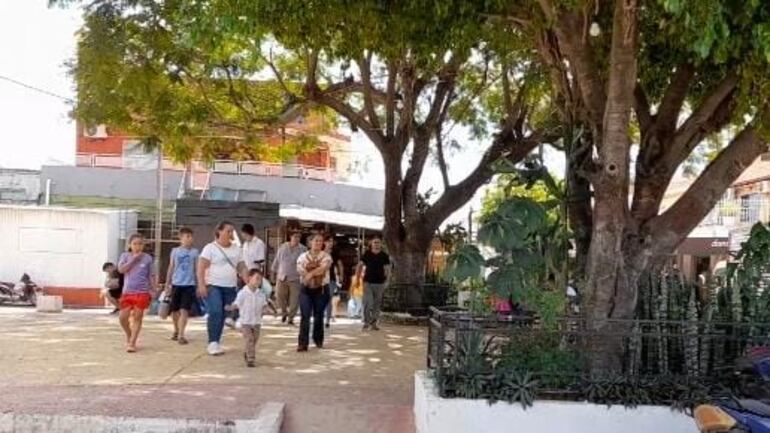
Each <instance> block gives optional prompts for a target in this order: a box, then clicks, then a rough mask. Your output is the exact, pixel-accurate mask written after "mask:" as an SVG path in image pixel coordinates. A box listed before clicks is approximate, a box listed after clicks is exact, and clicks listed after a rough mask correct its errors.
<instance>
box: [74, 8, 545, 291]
mask: <svg viewBox="0 0 770 433" xmlns="http://www.w3.org/2000/svg"><path fill="white" fill-rule="evenodd" d="M501 11H502V10H496V12H501ZM487 12H489V7H488V6H487V5H485V4H483V3H479V4H477V3H476V2H468V1H459V0H458V1H447V2H433V1H427V0H424V1H411V2H392V3H390V2H380V1H373V0H372V1H358V2H349V1H344V0H329V1H324V2H307V1H299V0H297V1H294V0H290V1H277V0H276V1H259V2H254V1H238V0H229V1H227V0H208V1H197V2H156V1H151V0H133V1H108V0H101V1H96V2H93V3H91V5H90V6H89V8H88V9H87V10H86V26H85V28H84V31H83V34H84V35H85V36H86V37H85V38H84V39H83V41H82V42H81V47H85V48H88V50H85V49H83V48H81V50H80V52H79V58H78V62H77V66H76V67H75V69H74V71H75V76H76V78H77V82H78V90H79V97H80V98H81V100H80V101H79V104H81V106H83V107H91V108H92V109H89V110H85V109H80V110H78V113H80V114H81V115H83V116H84V117H87V118H90V119H94V120H98V118H99V116H100V115H102V114H104V113H111V112H112V110H113V109H115V107H114V106H113V104H122V103H123V102H125V101H123V100H115V101H111V100H110V98H109V97H97V98H93V97H94V95H96V96H100V95H105V94H106V95H108V94H109V93H110V92H111V91H112V87H113V86H114V85H116V84H117V85H118V86H120V87H121V88H122V87H123V86H124V85H123V84H122V83H123V82H122V80H117V81H114V80H110V79H109V77H110V75H112V74H114V75H115V76H118V77H121V76H125V75H126V73H125V71H123V70H122V69H121V65H123V66H125V67H126V68H127V70H129V71H134V70H136V69H139V73H140V77H141V78H142V80H144V79H146V75H143V74H145V71H147V70H148V68H146V67H145V66H144V65H145V64H149V65H152V68H151V69H149V72H146V73H147V74H150V77H151V80H150V81H151V82H153V83H155V82H161V83H163V85H164V87H162V89H166V88H167V87H170V88H171V89H173V90H174V92H177V93H178V94H180V95H193V96H194V98H193V99H192V102H193V103H194V104H190V101H188V100H179V101H176V100H174V98H173V97H171V98H163V102H164V103H163V104H155V103H154V102H155V101H156V98H155V96H154V95H155V91H154V90H153V89H146V90H145V89H144V88H142V86H141V83H142V81H140V82H139V84H140V85H136V84H132V86H131V87H130V88H129V89H128V91H127V92H121V94H125V95H127V97H126V98H124V99H128V101H129V102H132V101H133V98H132V97H131V95H132V92H136V93H137V94H139V95H148V97H146V98H144V97H143V98H142V99H140V102H142V105H141V109H142V110H141V111H142V112H145V113H147V115H146V116H144V117H143V118H142V120H143V121H144V120H146V119H154V118H155V117H156V116H157V117H160V118H161V119H163V122H161V125H162V126H163V128H162V130H163V131H166V130H168V129H170V130H171V131H172V132H174V135H172V137H175V138H177V137H178V139H175V140H174V143H176V144H175V146H174V149H175V150H176V152H177V153H179V154H181V155H185V156H191V155H195V154H197V153H199V151H197V150H194V147H193V146H204V145H205V143H203V142H202V141H201V140H192V141H191V140H187V139H185V137H184V134H176V133H177V132H179V130H178V129H175V128H174V127H173V126H174V125H188V124H190V123H191V119H195V121H192V124H194V125H202V126H201V127H200V128H199V129H197V130H196V131H198V130H201V129H202V130H205V128H206V127H207V125H205V122H207V121H214V120H224V121H226V122H225V125H224V126H225V127H226V128H228V131H232V133H231V134H228V137H230V136H235V138H236V139H237V138H238V137H237V136H238V134H241V135H242V136H243V137H245V138H248V139H250V140H246V141H245V142H253V141H254V137H255V136H258V135H255V134H254V130H255V128H256V129H257V130H258V128H259V127H265V125H267V126H270V125H275V124H277V123H280V122H281V121H282V119H285V118H290V117H291V114H292V113H295V112H297V111H298V110H308V109H318V108H319V107H320V108H323V109H328V110H332V111H333V112H336V113H337V114H338V115H339V116H340V117H341V118H343V119H345V120H346V121H347V122H349V124H350V127H351V128H352V129H354V130H358V131H362V132H363V133H364V134H365V135H366V136H367V137H368V138H369V140H370V141H371V142H372V143H373V145H374V147H375V148H376V149H377V151H378V152H379V154H380V155H381V157H382V161H383V163H384V167H385V202H384V217H385V226H384V234H385V241H386V243H387V246H388V249H389V251H390V252H391V254H392V257H393V260H394V262H395V274H394V275H395V281H396V282H401V283H419V282H421V281H422V279H423V278H424V272H425V264H426V258H427V251H428V248H429V246H430V242H431V240H432V238H433V236H434V235H435V233H436V232H437V229H438V227H439V226H440V224H441V223H442V222H443V221H444V220H445V219H446V218H447V217H449V216H450V215H451V214H452V213H453V212H454V211H455V210H457V209H459V208H460V207H461V206H463V205H464V204H465V203H466V202H468V201H469V200H470V198H471V197H472V196H473V195H474V193H475V192H476V190H477V189H478V188H479V187H480V186H482V185H483V184H484V183H486V182H487V181H488V180H489V179H490V178H491V177H492V176H493V174H494V170H493V169H492V164H493V163H494V162H496V161H498V160H500V159H502V158H504V159H507V160H508V161H510V162H513V163H515V162H518V161H521V160H522V159H524V158H525V157H526V156H527V155H528V154H529V153H530V151H531V150H532V149H534V148H535V147H536V146H537V145H538V144H539V143H541V141H543V140H544V139H546V140H547V139H549V138H550V132H552V130H551V129H550V128H549V126H550V125H552V124H554V122H553V117H552V116H548V115H547V113H548V110H549V104H548V98H544V97H543V96H544V95H543V87H544V86H543V81H542V80H540V78H541V75H542V74H541V71H542V69H541V68H539V67H538V64H537V63H533V62H532V61H531V60H532V58H531V57H532V54H533V53H534V52H533V51H532V50H531V49H530V47H529V46H528V45H527V44H523V43H522V41H521V40H520V39H519V38H520V36H521V34H520V32H518V31H516V30H515V29H507V28H506V27H505V26H498V25H497V24H495V23H488V22H487V20H486V19H485V18H483V16H484V15H486V14H487ZM103 45H104V46H103ZM115 47H117V48H115ZM517 47H518V48H517ZM102 49H105V51H106V52H107V53H108V54H112V52H113V51H116V53H115V54H114V57H115V61H114V62H112V63H113V64H114V68H112V70H111V71H109V72H108V73H106V74H100V75H99V78H98V79H95V78H94V76H93V75H92V74H90V73H89V71H92V70H97V71H101V70H102V69H103V68H102V66H100V62H101V60H100V59H99V56H98V53H99V52H100V51H101V50H102ZM137 63H138V65H137ZM266 79H269V80H270V83H274V84H275V85H271V86H270V87H269V88H270V90H275V88H276V86H277V87H278V88H279V89H280V91H281V95H282V100H283V101H284V104H283V105H282V106H281V104H279V106H278V107H276V105H275V103H272V102H271V103H269V105H268V108H269V109H267V110H266V109H265V107H262V106H261V104H263V103H264V102H263V100H262V99H257V100H255V98H254V97H253V93H254V84H253V83H254V82H255V81H258V80H266ZM177 93H174V94H177ZM263 93H264V92H263ZM272 95H273V94H272V93H270V94H269V96H272ZM169 99H171V100H172V102H173V104H172V107H174V110H173V111H168V110H167V106H166V104H167V103H168V100H169ZM92 100H94V101H97V102H96V103H92V102H89V101H92ZM145 100H149V101H150V103H144V101H145ZM269 101H274V98H272V99H270V100H269ZM188 106H191V107H194V110H193V109H191V110H186V107H188ZM276 108H281V109H282V114H281V115H276V110H275V109H276ZM118 112H119V113H120V114H123V113H125V112H126V110H125V109H123V108H119V109H118ZM191 115H194V117H193V116H191ZM112 117H115V116H112ZM108 119H109V118H108ZM129 120H131V121H132V122H133V121H134V120H135V119H129ZM455 124H460V125H461V126H460V128H467V129H468V130H470V131H471V134H472V135H474V136H475V138H478V139H479V140H481V141H483V142H485V146H484V148H483V149H481V150H480V152H479V153H480V158H478V160H477V161H475V162H474V166H473V167H471V168H470V169H469V170H466V171H467V172H468V174H467V176H466V177H464V178H462V179H460V180H459V181H456V182H452V176H451V173H450V170H449V163H448V162H447V160H448V158H447V153H448V152H449V148H450V146H451V145H452V137H453V135H452V134H451V130H452V129H453V126H454V125H455ZM168 125H171V128H167V126H168ZM154 126H155V125H154ZM200 135H204V136H205V135H206V134H200ZM460 145H461V146H465V143H461V144H460ZM432 158H433V159H434V160H435V161H436V166H437V167H438V169H439V170H440V171H441V174H442V179H443V191H441V192H440V194H439V195H438V196H437V197H436V198H435V199H431V200H429V201H428V202H425V201H424V200H421V199H424V198H425V195H424V194H423V193H424V192H425V186H424V185H422V189H421V184H420V182H421V179H422V178H423V174H424V172H425V170H426V167H427V166H428V164H429V163H430V161H431V159H432Z"/></svg>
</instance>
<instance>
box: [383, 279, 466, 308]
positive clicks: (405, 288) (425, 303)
mask: <svg viewBox="0 0 770 433" xmlns="http://www.w3.org/2000/svg"><path fill="white" fill-rule="evenodd" d="M451 293H452V286H451V285H450V284H440V283H423V284H390V285H389V286H388V288H387V290H385V294H384V296H383V301H382V309H383V311H388V312H398V313H409V314H411V315H412V316H426V315H428V312H429V309H430V308H431V307H434V306H440V305H447V304H448V303H450V302H451V300H450V296H451Z"/></svg>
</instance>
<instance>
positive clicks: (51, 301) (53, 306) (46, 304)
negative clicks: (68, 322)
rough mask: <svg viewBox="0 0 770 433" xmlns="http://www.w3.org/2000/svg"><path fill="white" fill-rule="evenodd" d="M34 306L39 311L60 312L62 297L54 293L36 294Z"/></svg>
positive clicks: (62, 302)
mask: <svg viewBox="0 0 770 433" xmlns="http://www.w3.org/2000/svg"><path fill="white" fill-rule="evenodd" d="M35 307H36V308H37V311H38V312H39V313H61V312H62V308H63V307H64V299H63V298H62V297H61V296H56V295H38V297H37V303H36V304H35Z"/></svg>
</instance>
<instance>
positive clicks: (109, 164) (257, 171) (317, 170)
mask: <svg viewBox="0 0 770 433" xmlns="http://www.w3.org/2000/svg"><path fill="white" fill-rule="evenodd" d="M75 164H76V165H77V166H80V167H103V168H121V169H131V170H155V169H156V168H157V166H158V165H157V160H156V159H154V158H152V157H148V156H123V155H99V154H91V153H79V154H77V156H76V159H75ZM192 164H193V172H194V173H201V172H203V173H205V172H212V173H223V174H237V175H252V176H267V177H284V178H298V179H310V180H319V181H324V182H334V181H335V180H337V175H336V172H335V170H332V169H328V168H321V167H313V166H307V165H302V164H277V163H271V162H263V161H233V160H216V161H213V162H211V163H204V162H201V161H194V162H193V163H192ZM163 169H164V170H178V171H184V170H185V166H184V165H183V164H179V163H176V162H174V161H172V160H170V159H163Z"/></svg>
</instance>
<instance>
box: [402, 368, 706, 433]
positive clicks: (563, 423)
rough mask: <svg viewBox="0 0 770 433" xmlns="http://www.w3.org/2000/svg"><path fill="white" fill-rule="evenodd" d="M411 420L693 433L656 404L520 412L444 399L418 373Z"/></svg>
mask: <svg viewBox="0 0 770 433" xmlns="http://www.w3.org/2000/svg"><path fill="white" fill-rule="evenodd" d="M414 423H415V427H416V429H417V433H467V432H484V433H510V432H513V431H517V432H526V433H556V432H560V433H561V432H565V433H566V432H569V433H583V432H585V433H618V432H623V433H651V432H665V433H698V429H697V428H696V427H695V421H693V419H692V418H690V417H689V416H687V415H685V414H683V413H680V412H674V411H672V410H671V409H669V408H668V407H662V406H640V407H637V408H634V409H626V408H624V407H621V406H611V407H609V408H608V407H607V406H604V405H597V404H592V403H577V402H564V401H537V402H535V404H534V406H532V407H529V408H527V409H526V410H525V409H523V408H522V407H521V405H520V404H509V403H495V404H493V405H490V404H489V403H488V402H487V401H486V400H466V399H444V398H441V397H439V396H438V392H437V389H436V387H435V386H434V383H433V381H432V380H431V379H430V378H429V377H428V376H427V373H426V372H424V371H418V372H416V373H415V376H414Z"/></svg>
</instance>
